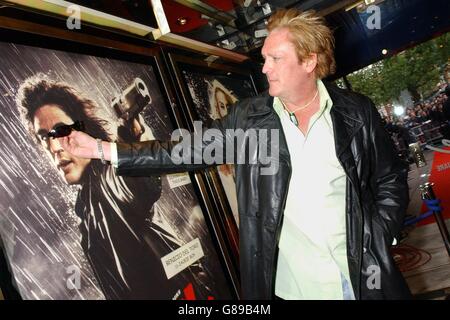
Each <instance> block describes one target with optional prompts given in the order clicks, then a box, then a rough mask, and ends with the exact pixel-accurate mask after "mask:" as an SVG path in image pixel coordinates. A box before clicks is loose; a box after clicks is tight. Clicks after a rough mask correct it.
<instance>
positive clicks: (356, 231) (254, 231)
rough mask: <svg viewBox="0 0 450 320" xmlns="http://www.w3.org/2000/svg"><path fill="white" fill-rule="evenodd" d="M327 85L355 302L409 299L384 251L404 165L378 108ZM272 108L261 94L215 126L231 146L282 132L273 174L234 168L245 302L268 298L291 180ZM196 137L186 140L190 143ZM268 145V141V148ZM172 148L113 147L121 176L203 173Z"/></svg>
mask: <svg viewBox="0 0 450 320" xmlns="http://www.w3.org/2000/svg"><path fill="white" fill-rule="evenodd" d="M326 87H327V90H328V92H329V94H330V97H331V99H332V100H333V108H332V110H331V118H332V122H333V129H334V137H335V146H336V154H337V157H338V159H339V161H340V163H341V165H342V167H343V168H344V170H345V172H346V175H347V190H346V224H347V255H348V265H349V270H350V278H351V283H352V285H353V290H354V293H355V297H356V299H404V298H410V292H409V289H408V287H407V285H406V282H405V281H404V279H403V277H402V275H401V273H400V272H399V271H398V269H397V268H396V266H395V263H394V260H393V258H392V257H391V255H390V253H389V248H390V246H391V243H392V241H393V239H394V237H395V236H396V235H397V234H398V232H399V231H400V229H401V226H402V221H403V216H404V212H405V210H406V207H407V204H408V185H407V172H408V170H407V166H406V164H405V163H403V162H401V160H400V159H399V158H398V156H397V154H396V152H395V150H394V147H393V145H392V142H391V140H390V138H389V136H388V135H387V133H386V131H385V130H384V128H383V126H382V123H381V119H380V116H379V114H378V112H377V110H376V108H375V107H374V105H373V103H372V102H371V101H370V100H369V99H368V98H367V97H364V96H362V95H360V94H357V93H353V92H349V91H345V90H342V89H339V88H337V87H336V86H334V85H329V84H326ZM272 104H273V98H272V97H270V96H269V95H268V94H267V93H264V94H262V95H260V96H258V97H256V98H251V99H248V100H244V101H242V102H240V103H239V104H238V105H237V106H236V107H234V108H231V111H230V113H229V114H228V116H227V117H225V118H223V119H220V120H217V121H215V122H213V127H214V128H216V129H219V130H220V131H222V132H223V135H224V137H225V138H224V139H227V140H228V141H230V140H231V139H232V138H230V136H229V133H228V132H227V131H226V129H237V128H241V129H244V130H246V129H255V130H256V131H259V130H260V129H276V130H278V132H280V135H279V144H278V143H277V145H278V148H279V157H278V158H277V157H273V159H272V160H273V161H274V163H277V164H278V171H277V172H276V173H275V174H273V175H262V174H261V172H262V171H261V170H262V169H264V167H267V165H264V164H262V163H254V164H249V163H247V164H237V165H236V186H237V194H238V205H239V213H240V229H239V232H240V267H241V270H240V273H241V286H242V288H241V289H242V298H244V299H271V298H273V289H274V280H275V268H276V261H277V259H276V258H277V246H278V240H279V236H280V231H281V225H282V216H283V209H284V205H285V201H286V196H287V192H288V185H289V179H290V175H291V163H290V156H289V152H288V148H287V144H286V140H285V137H284V134H283V130H282V126H281V123H280V120H279V118H278V116H277V114H276V113H275V111H274V110H273V107H272ZM193 136H194V135H192V136H191V137H190V138H192V139H194V138H193ZM270 139H271V136H270V135H269V139H268V142H267V146H269V148H270V146H271V141H270ZM184 141H186V138H185V140H184ZM247 142H248V139H245V140H244V142H243V144H241V145H237V147H236V148H235V152H236V153H241V152H246V153H247V154H248V156H249V157H250V158H249V159H253V160H255V158H257V156H258V152H259V149H258V150H256V152H255V150H253V149H252V150H250V149H249V148H248V147H247V144H248V143H247ZM277 142H278V141H277ZM211 143H214V144H217V145H223V143H224V140H220V139H216V140H214V142H203V143H202V144H200V145H199V144H197V145H195V144H193V147H192V154H191V156H193V155H195V154H197V155H198V154H203V153H202V152H203V151H204V148H205V147H206V146H207V145H211ZM175 144H176V143H170V142H155V141H153V142H143V143H138V144H131V145H129V144H128V145H126V144H120V145H118V156H119V167H118V174H124V175H134V176H139V175H146V174H149V173H150V172H160V171H162V172H165V171H185V170H194V169H198V168H200V167H201V165H195V164H181V165H174V164H173V163H172V160H171V157H170V156H171V152H172V148H173V147H174V145H175ZM268 154H269V155H270V154H271V152H270V151H269V153H268ZM248 162H250V163H252V162H251V161H248ZM316 170H317V169H316ZM293 254H295V253H293Z"/></svg>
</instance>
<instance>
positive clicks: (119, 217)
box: [0, 28, 238, 300]
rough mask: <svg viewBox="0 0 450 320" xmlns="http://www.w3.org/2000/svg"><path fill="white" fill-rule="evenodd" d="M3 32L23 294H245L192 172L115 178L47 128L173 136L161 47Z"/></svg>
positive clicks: (2, 96)
mask: <svg viewBox="0 0 450 320" xmlns="http://www.w3.org/2000/svg"><path fill="white" fill-rule="evenodd" d="M46 30H48V29H46ZM0 34H1V39H2V41H1V42H0V52H1V55H0V106H1V113H0V135H1V136H2V139H1V142H0V163H1V165H0V235H1V238H2V241H3V244H4V246H5V252H6V255H7V258H8V262H9V265H10V267H11V271H12V273H13V276H14V281H15V285H16V287H17V289H18V291H19V292H20V294H21V296H22V298H23V299H168V300H169V299H186V300H191V299H234V298H237V297H238V293H237V292H238V290H237V288H236V287H237V286H236V284H235V283H234V279H235V275H233V274H232V270H231V268H230V266H229V262H228V260H227V259H226V256H227V255H228V253H227V252H225V251H224V250H223V246H221V245H220V242H221V241H223V240H221V239H220V238H218V235H217V234H216V233H215V231H214V228H213V227H211V219H210V217H209V216H210V215H211V213H210V212H208V207H207V205H205V204H204V203H203V202H202V201H201V200H199V197H198V193H196V191H195V190H198V189H196V188H198V186H196V184H195V183H193V181H192V180H191V179H192V178H191V177H192V176H190V175H188V174H176V175H154V176H149V177H138V178H134V177H133V178H131V177H119V176H117V175H116V174H115V171H114V168H113V167H112V166H111V165H109V164H106V165H103V164H102V163H101V162H100V161H98V160H86V159H80V158H76V157H73V156H71V155H70V154H68V153H67V152H65V151H64V150H63V149H62V148H61V146H60V145H59V143H58V140H57V139H53V138H50V137H49V136H48V133H49V131H51V130H52V129H54V128H55V127H58V126H60V125H72V124H73V125H74V126H75V127H77V126H78V127H77V129H80V128H82V127H84V130H85V131H86V132H87V133H89V134H91V135H92V136H95V137H97V138H101V139H103V140H109V141H112V142H113V141H124V142H135V141H141V140H148V139H160V140H170V136H171V133H172V131H173V130H174V129H176V127H177V123H178V118H179V115H177V113H176V110H175V109H176V108H174V106H173V105H172V103H171V101H173V99H172V97H171V93H170V90H169V89H168V88H167V86H166V81H165V77H164V74H163V73H162V72H161V70H162V69H161V63H160V57H159V50H158V49H157V48H153V49H152V48H141V49H139V50H137V51H141V52H140V53H139V54H132V53H127V52H123V51H120V50H118V49H117V48H116V49H111V47H112V48H114V42H111V41H108V42H107V45H106V44H105V45H103V44H102V40H101V39H100V38H95V39H94V38H92V39H94V40H93V41H92V42H90V43H95V45H94V44H92V45H91V44H90V43H87V44H86V43H85V44H80V43H75V42H73V41H70V40H68V39H72V38H71V36H72V34H71V33H70V31H67V35H68V36H67V38H66V39H64V40H61V39H59V40H57V39H55V38H52V37H48V36H45V37H44V36H42V35H40V36H33V35H31V34H25V33H23V32H21V31H12V30H7V29H2V28H0ZM59 37H61V33H59ZM17 39H27V40H26V42H25V40H21V43H18V42H17ZM83 39H84V40H83V41H86V42H89V41H90V40H89V39H90V37H89V36H84V37H83ZM106 47H108V48H106ZM124 47H126V48H127V50H129V51H130V48H133V46H132V45H126V46H124ZM62 49H63V50H62ZM78 121H80V122H78ZM200 198H201V197H200Z"/></svg>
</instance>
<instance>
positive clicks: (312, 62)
mask: <svg viewBox="0 0 450 320" xmlns="http://www.w3.org/2000/svg"><path fill="white" fill-rule="evenodd" d="M303 63H304V66H305V70H306V71H307V72H309V73H311V72H313V71H314V69H315V68H316V66H317V53H311V54H310V55H309V57H308V58H305V59H303Z"/></svg>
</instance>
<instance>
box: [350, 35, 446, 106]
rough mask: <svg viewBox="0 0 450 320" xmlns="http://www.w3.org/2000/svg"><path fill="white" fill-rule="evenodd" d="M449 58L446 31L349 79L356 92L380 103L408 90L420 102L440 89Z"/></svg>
mask: <svg viewBox="0 0 450 320" xmlns="http://www.w3.org/2000/svg"><path fill="white" fill-rule="evenodd" d="M449 60H450V33H446V34H444V35H442V36H440V37H439V38H436V39H433V40H430V41H428V42H425V43H422V44H420V45H418V46H416V47H414V48H411V49H408V50H405V51H403V52H401V53H399V54H397V55H395V56H392V57H389V58H386V59H384V60H382V61H379V62H376V63H374V64H372V65H370V66H368V67H366V68H364V69H361V70H358V71H356V72H354V73H352V74H350V75H348V76H347V79H348V80H349V81H350V83H351V84H352V87H353V89H354V90H355V91H357V92H361V93H363V94H365V95H367V96H369V97H370V98H371V99H372V100H373V101H374V103H375V104H376V105H381V104H385V103H388V102H391V101H392V100H393V99H395V98H397V97H398V96H399V95H400V93H401V91H402V90H405V89H407V90H409V92H410V93H411V94H412V96H413V99H414V100H416V101H418V100H420V99H421V97H426V96H428V95H430V94H431V93H432V92H433V91H434V90H436V84H437V83H438V82H439V76H440V75H441V74H442V73H443V69H444V67H445V66H446V65H447V63H449Z"/></svg>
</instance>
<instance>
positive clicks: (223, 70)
mask: <svg viewBox="0 0 450 320" xmlns="http://www.w3.org/2000/svg"><path fill="white" fill-rule="evenodd" d="M168 57H169V61H170V64H171V66H172V68H173V70H174V74H175V77H176V81H177V84H178V86H179V87H180V88H181V90H182V92H181V94H182V98H183V100H184V104H185V106H186V110H185V111H186V112H185V114H186V117H187V118H188V119H189V122H190V125H191V129H193V124H194V121H202V123H203V124H204V125H205V126H206V127H208V126H209V124H210V123H211V122H212V121H213V120H215V119H219V118H222V117H223V116H225V115H226V114H227V113H228V109H229V108H231V107H232V106H233V105H234V104H235V103H237V102H239V101H240V100H242V99H245V98H249V97H252V96H255V95H256V94H257V92H256V89H255V86H254V83H253V79H252V76H251V73H250V71H246V69H243V68H237V67H233V66H228V65H225V64H218V63H207V62H205V61H203V60H197V59H192V58H188V57H185V56H182V55H177V54H173V53H168ZM208 178H209V180H210V181H211V184H212V186H213V189H214V190H215V191H216V193H217V194H218V197H219V198H220V202H221V206H222V208H223V211H224V214H225V215H226V214H227V212H230V211H231V213H232V217H233V218H234V219H233V220H234V226H235V227H236V228H238V226H239V211H238V205H237V196H236V184H235V177H234V166H233V165H232V164H223V165H219V166H217V168H215V170H210V171H209V177H208ZM225 223H226V224H228V229H229V233H235V232H234V231H233V230H232V229H233V226H232V225H231V224H230V223H228V220H227V219H226V217H225Z"/></svg>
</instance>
